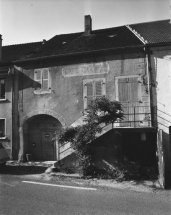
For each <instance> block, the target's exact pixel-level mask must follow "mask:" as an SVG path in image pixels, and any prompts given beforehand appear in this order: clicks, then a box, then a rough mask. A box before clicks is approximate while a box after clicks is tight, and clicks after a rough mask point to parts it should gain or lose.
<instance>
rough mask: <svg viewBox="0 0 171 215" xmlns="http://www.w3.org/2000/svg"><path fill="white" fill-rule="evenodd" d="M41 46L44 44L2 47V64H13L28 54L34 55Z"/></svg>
mask: <svg viewBox="0 0 171 215" xmlns="http://www.w3.org/2000/svg"><path fill="white" fill-rule="evenodd" d="M41 46H42V42H35V43H25V44H16V45H9V46H2V61H1V64H8V63H11V62H12V61H14V60H17V59H18V58H20V57H21V56H23V55H25V54H27V53H33V50H36V49H38V48H39V47H41Z"/></svg>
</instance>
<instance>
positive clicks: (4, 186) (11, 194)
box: [0, 174, 171, 215]
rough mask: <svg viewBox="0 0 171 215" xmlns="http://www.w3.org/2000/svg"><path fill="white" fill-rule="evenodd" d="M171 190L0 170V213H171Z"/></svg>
mask: <svg viewBox="0 0 171 215" xmlns="http://www.w3.org/2000/svg"><path fill="white" fill-rule="evenodd" d="M170 193H171V192H170V191H158V192H149V193H144V192H135V191H131V190H123V189H122V190H121V189H109V188H102V187H90V186H87V187H85V186H84V187H81V186H78V187H77V186H76V185H75V186H73V184H71V185H69V184H67V185H66V184H65V183H62V180H61V181H60V183H55V182H52V181H50V182H47V181H43V180H35V181H33V179H32V180H30V179H27V178H26V177H24V175H8V174H0V215H27V214H28V215H51V214H52V215H53V214H55V215H56V214H57V215H58V214H59V215H61V214H64V215H68V214H71V215H72V214H73V215H76V214H77V215H91V214H92V215H94V214H98V215H108V214H111V215H113V214H116V215H117V214H119V215H122V214H124V215H129V214H135V215H138V214H145V215H150V214H154V215H157V214H159V215H164V214H168V215H170V214H171V196H170Z"/></svg>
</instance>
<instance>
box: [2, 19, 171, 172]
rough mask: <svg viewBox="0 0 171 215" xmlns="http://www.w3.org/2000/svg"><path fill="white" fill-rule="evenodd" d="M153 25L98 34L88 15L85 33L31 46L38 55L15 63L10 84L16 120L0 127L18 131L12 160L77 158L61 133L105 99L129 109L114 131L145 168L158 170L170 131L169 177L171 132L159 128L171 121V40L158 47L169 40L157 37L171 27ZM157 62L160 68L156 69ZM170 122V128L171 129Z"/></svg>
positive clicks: (14, 135)
mask: <svg viewBox="0 0 171 215" xmlns="http://www.w3.org/2000/svg"><path fill="white" fill-rule="evenodd" d="M158 23H160V24H158ZM149 25H152V26H153V25H154V23H153V22H152V23H151V24H150V23H144V24H137V25H130V26H120V27H115V28H109V29H101V30H92V28H91V17H90V16H85V31H84V32H80V33H73V34H64V35H57V36H55V37H53V38H52V39H50V40H49V41H44V44H43V45H41V44H40V43H38V44H37V47H32V50H34V49H35V51H32V52H27V53H20V55H19V56H17V57H16V58H15V59H10V62H11V65H13V69H12V72H10V74H13V75H10V76H7V77H8V78H9V79H10V80H11V82H10V83H12V80H14V82H13V85H11V86H13V88H11V87H9V92H10V94H9V95H11V98H13V103H12V104H13V105H11V102H10V103H9V107H10V108H12V111H11V109H10V110H9V112H10V111H11V112H12V113H14V115H13V116H10V114H8V112H6V113H5V114H4V113H2V112H0V113H1V116H2V119H1V122H2V123H1V124H3V123H4V122H5V120H6V119H8V121H9V123H10V122H12V123H11V124H12V125H13V127H12V126H8V125H6V128H7V129H9V130H10V131H9V133H10V134H8V135H9V136H10V140H9V141H8V144H9V145H10V146H12V148H11V150H12V157H13V158H15V159H19V160H23V159H25V154H26V153H31V154H33V156H34V159H37V160H58V159H59V158H60V159H62V158H64V157H66V156H67V155H68V154H70V153H72V150H71V149H70V145H69V144H68V145H66V146H64V147H63V148H62V147H61V148H58V144H57V143H54V142H53V141H51V140H52V137H53V136H54V133H55V132H58V130H59V129H61V128H62V127H66V126H70V125H76V124H79V123H81V122H82V119H83V117H84V111H85V110H86V108H87V106H88V104H89V103H90V101H91V100H92V99H94V98H97V97H101V96H106V97H108V98H109V99H111V100H118V101H120V102H121V103H122V104H123V109H124V113H125V119H124V120H123V121H120V122H119V121H118V122H116V123H115V125H114V129H115V130H116V131H119V132H120V133H121V137H122V146H123V153H124V155H125V156H127V157H129V158H130V159H133V160H136V159H140V158H141V160H143V163H144V165H154V163H155V159H156V157H155V156H156V155H155V153H156V150H157V129H158V128H160V129H163V131H164V132H165V133H167V135H166V137H167V138H166V140H165V141H164V144H165V145H166V146H167V151H168V153H167V161H168V162H167V171H170V170H171V168H170V145H169V138H168V135H169V130H168V128H166V129H165V128H163V127H160V126H158V124H159V123H163V122H160V121H159V118H160V119H161V117H163V114H166V113H167V114H169V115H171V113H170V112H169V108H168V107H169V104H170V103H169V94H166V95H165V96H164V97H162V94H163V93H162V91H163V88H164V87H163V86H164V85H165V83H167V82H168V81H169V79H168V78H166V79H165V76H164V75H163V69H162V67H156V65H157V66H159V65H164V66H165V72H167V75H168V76H169V74H170V73H169V72H170V69H169V66H170V61H169V59H170V48H169V47H168V44H167V43H169V44H170V42H171V38H170V36H169V35H171V34H168V37H167V38H168V40H167V41H166V40H162V41H160V42H161V44H158V41H157V40H160V38H162V36H161V35H162V34H157V33H156V32H158V29H160V27H161V26H164V27H162V31H161V32H163V31H164V32H166V31H169V32H170V28H171V27H170V24H169V23H168V21H163V22H156V25H155V27H154V28H151V27H148V26H149ZM147 29H151V31H150V30H149V31H147ZM135 31H137V32H138V33H137V32H135ZM155 33H156V35H157V39H156V40H154V39H155ZM139 34H140V35H139ZM141 34H142V35H141ZM151 38H152V40H150V39H151ZM163 38H164V37H163ZM146 40H147V41H146ZM35 45H36V44H35ZM159 45H162V46H163V47H162V46H160V47H159ZM17 46H18V47H19V46H20V45H16V47H17ZM4 49H5V47H4ZM2 54H3V52H2ZM160 56H162V57H161V58H160ZM164 56H165V57H166V58H167V59H166V60H165V59H164V58H163V57H164ZM156 59H158V60H157V62H159V63H160V64H156V61H154V60H156ZM160 59H161V60H160ZM2 62H3V61H2ZM166 62H167V63H166ZM154 63H155V64H154ZM166 64H167V66H166ZM2 66H3V64H1V67H2ZM10 68H11V67H10ZM156 68H157V70H156ZM7 71H8V69H7V70H6V72H7ZM159 73H160V74H159ZM161 76H162V79H161V78H160V77H161ZM156 81H157V82H158V87H159V86H160V87H159V88H156ZM3 83H4V82H3V81H2V83H1V85H2V89H4V88H3ZM9 86H10V85H9ZM158 89H159V90H158ZM169 89H170V88H167V89H166V92H168V90H169ZM2 91H3V90H2ZM158 91H159V92H158ZM11 92H12V93H11ZM3 94H4V93H2V96H3ZM167 96H168V97H167ZM165 99H166V100H165ZM10 101H11V100H10ZM157 101H158V103H157ZM159 103H161V104H160V105H162V104H163V107H166V106H167V109H168V112H167V111H166V110H164V109H160V111H161V113H162V115H159V111H158V112H156V110H157V109H159ZM4 104H5V105H6V106H5V107H3V109H4V110H7V105H8V104H7V103H4ZM0 105H1V107H2V104H0ZM164 105H165V106H164ZM11 112H10V113H11ZM157 115H158V116H157ZM3 120H4V121H3ZM166 120H167V119H166V118H165V121H164V122H165V124H164V125H165V126H167V127H169V126H170V125H169V122H168V124H167V125H166V122H167V121H166ZM6 121H7V120H6ZM168 121H169V120H168ZM1 130H2V129H1ZM8 135H7V136H8ZM12 140H13V142H12Z"/></svg>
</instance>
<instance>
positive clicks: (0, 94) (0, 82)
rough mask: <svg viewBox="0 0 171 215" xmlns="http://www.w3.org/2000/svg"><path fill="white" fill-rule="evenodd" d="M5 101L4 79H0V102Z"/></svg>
mask: <svg viewBox="0 0 171 215" xmlns="http://www.w3.org/2000/svg"><path fill="white" fill-rule="evenodd" d="M1 99H5V78H0V100H1Z"/></svg>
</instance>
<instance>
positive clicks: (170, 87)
mask: <svg viewBox="0 0 171 215" xmlns="http://www.w3.org/2000/svg"><path fill="white" fill-rule="evenodd" d="M170 50H171V46H170V47H169V46H168V47H160V48H154V49H153V50H152V51H153V54H152V55H151V66H152V71H151V72H152V79H153V80H152V88H153V98H154V105H155V106H156V107H157V126H158V128H159V129H162V130H163V142H164V147H165V155H166V169H167V171H169V172H171V159H170V155H171V151H170V150H171V148H170V140H169V126H171V51H170Z"/></svg>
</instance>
